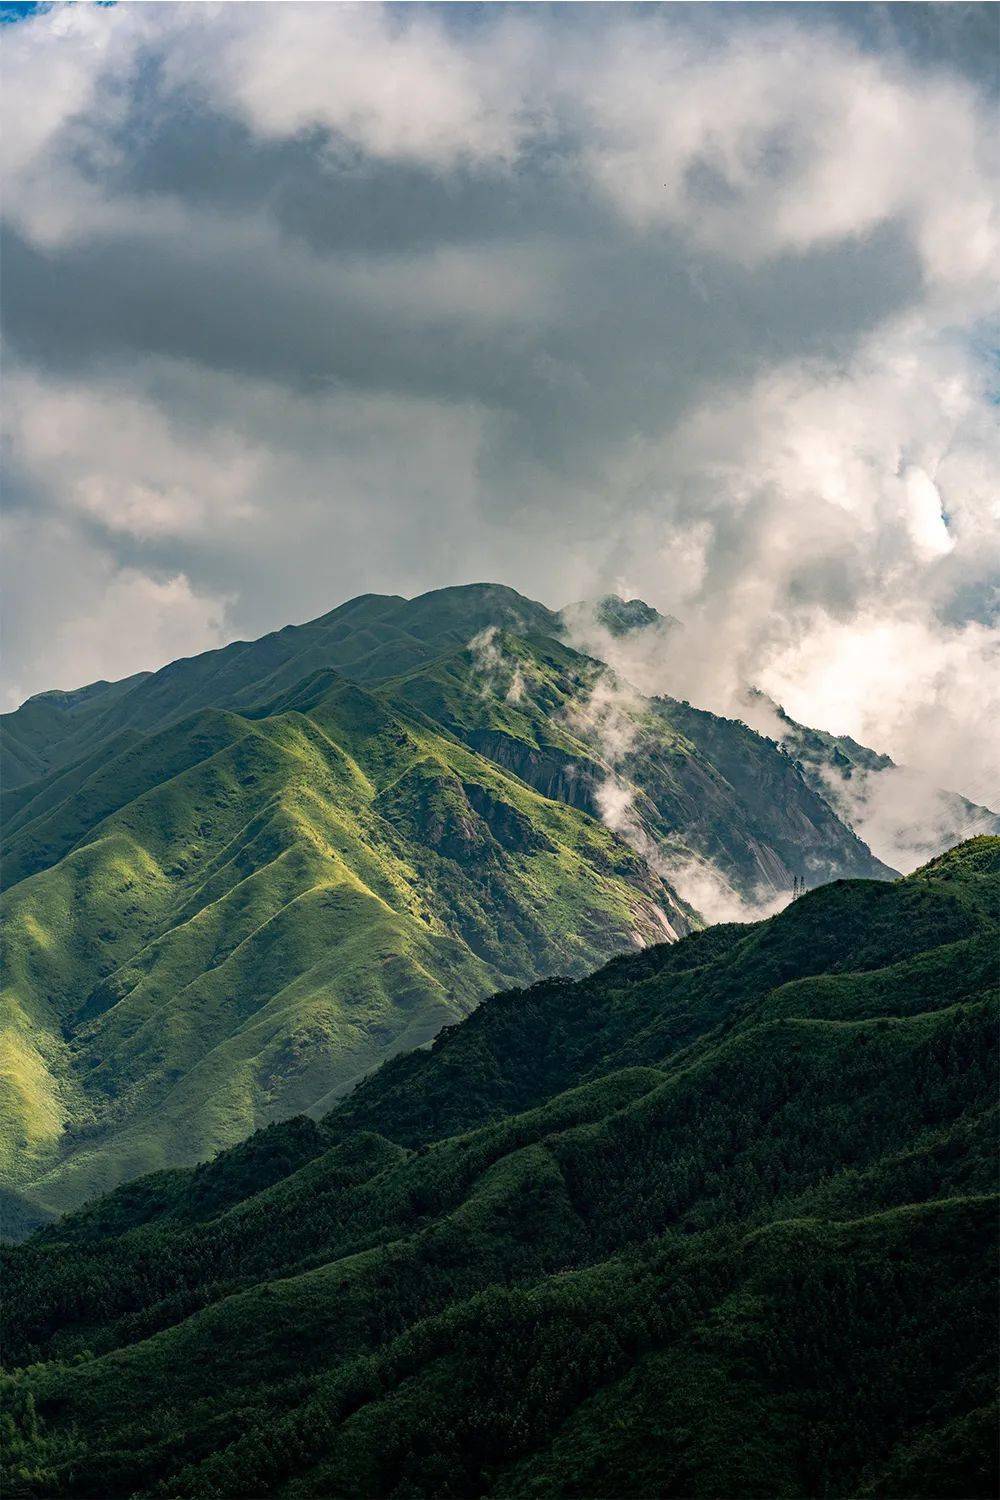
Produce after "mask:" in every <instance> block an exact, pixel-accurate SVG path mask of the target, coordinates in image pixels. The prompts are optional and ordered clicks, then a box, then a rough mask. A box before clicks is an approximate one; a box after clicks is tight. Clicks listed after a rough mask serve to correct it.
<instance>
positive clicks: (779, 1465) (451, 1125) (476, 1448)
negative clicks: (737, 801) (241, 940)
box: [3, 838, 1000, 1500]
mask: <svg viewBox="0 0 1000 1500" xmlns="http://www.w3.org/2000/svg"><path fill="white" fill-rule="evenodd" d="M998 911H1000V839H997V838H979V839H975V840H972V841H970V842H969V843H967V844H965V845H962V846H960V847H959V848H957V849H955V850H953V851H952V852H951V853H949V854H947V855H945V856H942V857H941V858H939V859H937V860H935V861H933V862H932V863H931V864H930V865H928V866H926V867H925V868H924V869H922V870H920V871H918V872H917V873H916V874H915V875H913V876H910V877H908V878H906V879H903V880H899V881H896V882H894V883H882V882H874V881H837V882H835V883H833V884H830V885H827V886H824V887H821V888H819V889H816V890H813V891H811V892H809V893H807V894H806V895H805V896H803V897H801V898H800V899H799V900H797V901H795V902H793V903H792V905H791V906H789V907H788V908H787V909H786V910H785V911H784V912H783V913H781V914H780V915H779V916H776V917H773V918H771V919H769V920H768V921H764V922H760V923H757V924H755V925H752V926H749V927H747V926H724V927H714V928H710V929H708V930H706V931H703V932H698V933H695V934H693V935H692V936H690V937H687V938H685V939H683V940H682V941H680V942H678V943H676V944H674V945H671V946H662V947H656V948H651V949H648V950H646V951H645V952H643V953H641V954H636V955H634V956H631V957H627V958H621V959H618V960H616V961H614V962H613V963H611V964H609V965H608V966H607V967H605V968H604V969H602V970H600V971H599V972H598V973H596V974H594V975H593V976H591V977H590V978H589V979H585V980H582V981H577V982H569V981H553V982H545V983H542V984H539V985H535V986H533V987H531V988H528V989H523V990H515V991H510V992H507V993H504V994H500V995H498V996H496V997H495V998H494V999H492V1000H489V1001H487V1002H486V1003H485V1004H484V1005H482V1006H481V1007H480V1008H479V1009H478V1010H476V1011H475V1012H474V1013H473V1014H472V1015H471V1016H470V1017H469V1018H468V1019H466V1020H464V1021H462V1022H461V1023H460V1024H458V1025H457V1026H455V1027H453V1028H450V1029H448V1030H446V1031H445V1032H444V1033H442V1035H441V1036H440V1037H439V1038H438V1040H437V1041H436V1043H435V1044H434V1045H433V1047H431V1048H430V1049H429V1050H424V1051H421V1052H416V1053H412V1054H409V1055H407V1056H404V1057H400V1058H396V1059H394V1060H393V1061H391V1062H389V1063H387V1064H386V1065H385V1066H384V1067H382V1068H381V1069H380V1070H379V1071H378V1072H377V1073H376V1074H375V1075H374V1076H372V1077H371V1078H370V1079H368V1080H367V1081H366V1082H365V1083H364V1084H362V1085H361V1087H359V1088H358V1089H356V1090H355V1092H354V1093H353V1094H351V1095H350V1096H349V1097H348V1098H347V1099H345V1100H344V1101H342V1102H341V1103H340V1104H339V1105H338V1106H337V1107H336V1108H335V1109H334V1110H332V1111H331V1112H330V1113H329V1114H328V1115H327V1116H326V1117H325V1118H324V1119H323V1120H321V1121H320V1122H318V1123H317V1122H315V1121H312V1120H310V1119H306V1118H302V1117H300V1118H297V1119H294V1120H290V1121H287V1122H285V1123H284V1124H280V1125H273V1126H271V1127H269V1128H268V1129H267V1130H265V1131H263V1132H260V1133H258V1134H257V1135H255V1136H253V1137H252V1138H251V1139H250V1140H248V1141H246V1142H245V1143H243V1144H242V1145H240V1146H238V1147H236V1148H235V1149H233V1150H231V1151H228V1152H226V1153H224V1154H223V1155H221V1156H219V1157H218V1158H217V1159H216V1160H215V1161H214V1162H212V1163H210V1164H208V1165H203V1166H201V1167H198V1168H195V1169H194V1170H185V1171H172V1172H163V1173H158V1174H156V1175H154V1176H151V1177H146V1178H142V1179H140V1180H139V1181H137V1182H135V1183H132V1184H130V1185H128V1186H125V1187H122V1188H120V1189H119V1190H118V1191H116V1192H115V1193H113V1194H112V1195H110V1196H109V1197H107V1198H104V1199H102V1200H99V1201H98V1202H96V1203H94V1204H93V1205H91V1206H89V1207H88V1208H87V1209H85V1210H83V1211H81V1212H79V1213H77V1214H75V1215H72V1216H70V1217H69V1218H66V1219H64V1220H62V1221H61V1222H60V1223H59V1224H57V1225H55V1226H53V1227H51V1228H49V1229H48V1230H45V1231H43V1232H42V1233H40V1234H39V1235H37V1236H36V1237H35V1238H34V1239H32V1240H31V1241H29V1242H28V1243H27V1244H25V1245H23V1246H20V1247H17V1248H16V1249H12V1250H8V1251H6V1252H5V1267H4V1271H5V1275H4V1286H5V1297H4V1312H5V1318H6V1328H5V1332H4V1340H3V1342H4V1349H5V1352H6V1355H7V1359H8V1361H9V1364H10V1366H11V1373H10V1375H9V1377H8V1379H7V1383H6V1413H7V1415H6V1417H5V1421H6V1424H7V1431H6V1441H5V1443H4V1449H5V1453H6V1457H7V1463H8V1466H9V1471H10V1472H9V1476H8V1480H7V1486H6V1489H5V1493H7V1494H10V1495H20V1496H38V1497H42V1496H46V1497H49V1496H64V1495H65V1496H70V1495H74V1496H93V1497H97V1496H109V1497H116V1496H122V1497H125V1496H133V1495H135V1496H154V1495H155V1496H205V1497H208V1496H212V1497H233V1500H235V1497H246V1496H251V1495H252V1496H264V1495H274V1496H280V1497H283V1500H307V1497H316V1500H318V1497H321V1496H322V1497H344V1500H347V1497H354V1496H358V1495H364V1496H366V1497H367V1496H372V1497H376V1496H386V1497H394V1500H414V1497H425V1496H426V1497H428V1500H429V1497H435V1500H438V1497H446V1500H447V1497H454V1500H459V1497H463V1500H464V1497H468V1496H479V1495H484V1496H485V1495H490V1496H498V1497H499V1496H505V1497H529V1496H530V1497H541V1496H546V1497H557V1496H558V1497H570V1496H592V1497H611V1496H615V1497H618V1496H622V1497H625V1496H632V1497H637V1500H652V1497H654V1496H655V1497H661V1496H665V1497H669V1496H674V1497H691V1496H696V1497H718V1496H736V1495H739V1496H761V1497H765V1496H766V1497H801V1496H814V1495H815V1496H824V1497H834V1496H843V1497H848V1496H850V1497H855V1496H866V1495H867V1496H878V1497H889V1496H898V1497H908V1500H920V1497H926V1500H931V1497H934V1500H946V1497H953V1500H959V1497H961V1500H979V1497H986V1496H992V1495H993V1494H994V1493H995V1492H996V1475H995V1473H994V1459H995V1410H994V1386H995V1373H996V1356H997V1329H996V1314H997V1308H996V1296H995V1254H996V1227H997V1197H996V1172H995V1156H996V1143H997V1018H996V999H997V994H996V991H997V945H998V937H1000V920H998Z"/></svg>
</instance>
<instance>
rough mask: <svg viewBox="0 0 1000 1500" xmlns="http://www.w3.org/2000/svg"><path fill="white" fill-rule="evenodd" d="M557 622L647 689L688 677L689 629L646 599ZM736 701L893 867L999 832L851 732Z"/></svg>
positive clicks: (565, 614)
mask: <svg viewBox="0 0 1000 1500" xmlns="http://www.w3.org/2000/svg"><path fill="white" fill-rule="evenodd" d="M560 621H561V623H562V625H563V629H564V634H565V636H566V638H567V639H568V640H569V641H570V642H571V643H572V644H573V645H574V646H576V647H577V649H578V650H582V651H586V652H589V653H590V654H591V655H593V656H596V657H599V658H601V659H603V660H606V661H608V662H610V663H613V664H614V665H615V666H617V668H618V670H619V671H620V672H621V673H622V674H623V675H624V676H625V677H626V678H630V679H634V680H635V681H636V682H637V683H638V684H639V685H640V686H644V687H645V690H646V691H647V692H651V691H654V687H653V684H655V685H656V686H655V691H662V690H663V687H664V684H666V685H668V686H669V684H670V682H671V679H672V678H675V679H676V678H679V679H680V680H687V679H689V677H690V672H689V670H688V669H687V664H686V663H684V661H683V657H684V654H685V652H686V650H687V646H686V635H685V629H684V626H683V625H682V623H681V622H680V621H678V620H675V619H674V618H673V617H672V616H670V615H661V614H660V613H659V611H658V610H656V609H654V608H653V607H652V606H651V605H648V604H646V603H645V602H644V601H643V600H641V599H629V600H624V599H619V598H617V597H616V596H614V595H608V596H606V597H604V598H598V599H591V600H583V601H581V602H579V603H577V604H573V605H570V606H568V607H567V608H566V609H564V610H562V611H561V612H560ZM667 701H669V700H667ZM736 706H737V711H738V714H739V718H740V719H741V720H744V719H745V720H746V722H747V723H748V724H749V725H750V727H751V728H752V729H754V730H755V731H756V732H757V733H758V734H761V735H763V736H764V737H765V738H767V739H770V740H771V741H772V742H774V743H775V744H777V745H778V746H779V748H780V749H782V750H783V751H784V752H785V753H786V754H787V755H790V756H791V757H792V759H793V760H794V762H795V765H796V767H797V769H798V770H799V771H800V772H801V773H802V776H803V777H804V778H805V780H806V781H807V782H808V784H809V786H810V787H812V789H813V790H814V791H815V792H816V793H817V795H818V796H820V797H821V798H822V799H823V800H824V801H825V802H827V803H829V805H830V807H831V808H832V810H833V811H834V812H835V813H836V815H837V817H838V818H839V819H840V820H841V821H842V822H843V823H845V824H846V825H847V826H848V827H849V828H851V829H852V830H853V831H854V832H855V833H856V834H857V835H858V837H859V838H860V839H861V840H862V841H863V842H864V843H865V844H867V845H868V847H869V848H870V849H871V850H872V851H873V852H874V853H875V854H876V855H877V857H878V858H879V859H881V860H882V861H884V862H885V863H886V864H887V865H888V866H889V867H891V868H893V869H898V870H901V871H910V870H915V869H916V868H917V866H918V865H921V864H924V863H926V861H927V860H929V859H932V858H933V857H934V856H935V855H937V854H940V853H942V852H943V851H944V850H945V849H950V848H951V847H952V846H953V845H955V844H957V843H960V842H961V841H962V840H964V839H968V838H972V837H974V836H975V835H976V834H980V833H986V834H996V833H1000V814H997V813H995V812H993V811H991V809H990V808H988V807H984V806H982V805H980V804H977V803H974V802H971V801H969V799H968V798H966V797H963V796H961V795H960V794H959V793H957V792H951V791H947V790H945V789H943V788H941V787H939V786H938V785H937V784H936V782H935V781H934V779H933V778H932V777H930V776H929V775H928V774H927V773H926V772H923V771H921V770H919V769H918V768H915V767H912V766H898V765H896V763H895V762H894V761H893V760H892V759H891V757H890V756H888V755H883V754H881V753H879V752H878V751H876V750H871V749H869V748H868V747H867V746H865V745H860V744H858V742H857V741H856V740H854V739H852V738H851V737H850V735H846V734H840V735H838V734H831V733H829V732H828V731H826V730H823V729H813V728H810V727H809V726H808V725H805V724H799V723H797V722H796V721H795V720H794V719H793V718H792V717H791V716H790V715H789V714H788V713H786V712H785V710H784V708H782V707H781V706H780V705H779V704H777V703H775V702H774V700H773V699H771V698H769V697H768V696H767V694H766V693H762V692H761V691H760V690H759V689H758V688H753V687H745V688H744V689H743V690H742V691H741V692H740V693H739V694H738V695H737V704H736Z"/></svg>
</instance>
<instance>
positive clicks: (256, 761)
mask: <svg viewBox="0 0 1000 1500" xmlns="http://www.w3.org/2000/svg"><path fill="white" fill-rule="evenodd" d="M60 798H61V800H59V799H60ZM7 864H8V868H9V870H10V872H11V873H12V874H13V876H14V878H15V881H16V882H17V883H15V884H14V885H13V887H12V889H11V890H10V891H9V892H8V894H7V896H6V898H5V912H4V920H5V930H6V939H7V961H6V965H5V973H6V995H5V1002H6V1006H7V1023H6V1025H5V1027H4V1031H3V1043H2V1045H3V1069H2V1081H3V1088H4V1098H3V1118H4V1122H5V1132H4V1146H3V1150H4V1160H3V1170H4V1180H5V1183H6V1185H7V1186H8V1187H14V1188H15V1189H17V1190H18V1191H19V1192H20V1193H22V1194H24V1195H26V1196H27V1197H29V1198H30V1199H32V1200H34V1201H35V1202H36V1203H37V1204H39V1205H40V1206H41V1207H42V1208H48V1209H63V1208H66V1207H69V1206H71V1205H73V1204H75V1203H79V1202H80V1201H82V1200H83V1199H84V1198H86V1197H89V1196H92V1195H93V1193H95V1192H98V1191H102V1190H106V1189H107V1188H108V1187H111V1186H114V1184H115V1183H116V1182H119V1181H121V1180H122V1179H123V1178H126V1177H131V1176H135V1175H137V1174H138V1173H140V1172H145V1171H149V1170H151V1169H153V1168H154V1167H157V1166H161V1165H164V1166H165V1165H178V1164H183V1163H186V1162H194V1161H197V1160H200V1159H202V1158H204V1157H205V1156H209V1155H211V1154H213V1152H214V1151H216V1150H218V1149H219V1148H220V1147H222V1146H224V1145H229V1144H232V1143H233V1142H235V1141H237V1140H239V1139H241V1138H242V1137H243V1136H245V1135H247V1134H248V1133H249V1132H250V1131H252V1130H253V1129H255V1128H256V1127H257V1126H259V1125H261V1124H263V1123H265V1122H266V1121H267V1120H268V1119H274V1118H282V1117H284V1116H287V1115H289V1114H291V1113H294V1112H296V1111H298V1110H302V1109H315V1108H319V1109H322V1108H326V1107H328V1106H329V1103H330V1102H331V1101H332V1100H333V1099H334V1098H335V1097H337V1095H338V1093H341V1092H343V1091H344V1090H345V1089H347V1088H349V1087H350V1085H351V1084H352V1083H353V1082H354V1081H355V1080H356V1079H357V1078H358V1077H359V1076H361V1074H363V1073H364V1072H366V1071H368V1070H369V1069H370V1068H372V1067H373V1066H375V1065H376V1064H377V1063H378V1062H380V1061H381V1060H382V1059H383V1058H384V1057H386V1056H388V1055H391V1054H392V1053H393V1052H394V1051H398V1050H400V1049H403V1048H410V1047H414V1046H419V1045H420V1044H421V1043H423V1042H425V1041H428V1040H429V1039H430V1038H431V1037H432V1036H433V1035H434V1034H435V1033H436V1032H437V1031H438V1030H439V1029H440V1027H441V1026H442V1025H444V1024H446V1023H447V1022H449V1021H453V1020H455V1019H456V1018H458V1017H460V1016H462V1015H464V1014H466V1013H467V1012H468V1011H469V1010H470V1009H471V1008H472V1006H473V1005H474V1004H475V1003H476V1001H477V1000H479V999H480V998H482V996H483V995H484V994H487V993H488V992H489V991H490V990H491V989H495V988H496V987H497V986H498V985H502V984H509V983H511V982H515V981H517V980H525V979H532V978H534V977H535V976H536V975H537V974H538V973H539V972H544V971H546V970H550V971H551V970H555V971H563V972H569V973H581V972H585V971H586V970H587V969H588V968H590V967H592V966H593V964H594V963H595V961H599V960H600V959H602V958H605V957H607V955H608V954H609V953H612V952H615V951H616V950H618V949H621V948H623V947H628V946H630V945H633V944H634V943H635V942H649V941H652V940H656V939H660V938H662V937H664V936H669V935H672V934H675V933H681V932H684V931H687V930H688V928H689V926H690V922H691V918H690V917H689V915H688V914H687V913H686V912H685V911H684V910H683V909H681V908H680V907H679V906H678V905H677V903H676V902H675V901H674V899H673V897H672V894H671V892H670V890H669V888H668V887H667V886H665V885H664V883H663V882H662V881H661V880H660V879H659V878H658V877H657V876H656V875H655V874H654V873H653V871H652V870H651V869H650V868H649V867H648V865H646V864H645V863H644V862H643V861H641V860H640V859H638V858H637V857H636V856H635V854H634V853H632V851H631V850H630V849H628V848H627V847H626V846H625V845H623V844H622V843H621V842H620V841H617V840H615V838H614V837H613V836H612V835H611V834H610V833H609V832H608V831H607V830H606V829H604V828H603V827H601V826H600V824H598V823H597V822H596V821H595V820H593V819H591V818H588V817H587V816H586V815H585V814H583V813H581V812H579V811H578V810H576V809H573V808H571V807H567V806H564V805H562V804H559V803H557V802H553V801H549V800H546V799H545V798H543V797H541V796H539V795H538V794H536V793H535V792H533V791H532V790H531V789H530V788H529V787H527V786H525V785H523V784H522V783H520V782H519V781H517V780H515V779H514V778H512V777H510V776H508V775H506V774H504V773H503V772H502V771H501V770H500V769H499V768H498V767H496V766H495V765H494V764H493V763H491V762H490V761H487V760H484V759H483V758H482V757H480V756H477V755H476V754H474V753H473V752H471V751H470V750H468V749H467V748H465V747H464V746H462V745H461V744H459V743H456V742H455V741H454V740H452V739H451V738H449V737H447V736H444V735H442V734H441V733H440V732H439V731H436V730H434V729H433V728H432V727H430V726H428V725H426V724H424V723H420V722H417V721H415V720H413V719H412V718H407V717H403V716H400V715H399V714H397V713H395V712H393V711H392V710H391V709H390V708H389V707H388V706H387V705H386V704H385V703H384V702H382V701H380V700H377V699H375V698H372V697H371V696H370V695H369V694H367V693H366V692H364V691H363V690H361V689H359V688H357V687H353V686H351V685H349V684H346V683H343V682H342V681H339V680H337V679H335V678H333V677H332V676H331V674H329V673H325V674H323V676H322V680H321V682H319V683H318V684H317V683H314V684H313V691H312V693H311V694H310V696H309V712H308V713H303V712H302V711H300V710H299V709H296V708H294V707H291V706H290V707H287V708H285V709H283V710H281V711H278V712H273V713H267V714H266V715H264V716H262V717H254V718H248V717H244V716H242V715H238V714H235V713H230V712H221V711H218V710H201V711H199V712H198V713H196V714H194V715H192V716H191V717H189V718H188V719H185V720H183V721H181V722H180V723H179V724H175V725H171V726H169V727H168V728H166V729H164V730H161V731H160V732H159V733H157V734H153V735H146V736H141V737H140V738H139V739H138V740H137V741H135V740H132V739H128V740H126V741H124V742H123V743H122V744H121V747H120V749H119V753H118V754H115V755H112V756H110V757H102V758H100V759H99V760H98V761H97V762H96V763H91V762H90V761H85V762H84V763H83V764H82V765H80V766H79V767H77V768H76V770H75V771H73V772H65V773H63V774H62V776H61V777H60V787H59V792H58V794H56V795H53V796H52V797H50V798H48V799H47V801H46V803H45V805H44V807H42V808H40V809H39V810H38V812H37V815H36V816H35V817H34V818H33V819H25V820H24V821H22V822H21V824H20V825H19V826H17V827H16V828H15V829H14V830H13V832H12V834H11V837H10V841H9V846H8V854H7ZM18 877H20V879H18Z"/></svg>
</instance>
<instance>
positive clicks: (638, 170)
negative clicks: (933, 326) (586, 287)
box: [578, 20, 997, 290]
mask: <svg viewBox="0 0 1000 1500" xmlns="http://www.w3.org/2000/svg"><path fill="white" fill-rule="evenodd" d="M609 54H610V55H609V56H608V57H606V58H605V59H603V60H602V65H601V67H600V68H594V67H592V66H589V65H588V64H584V65H583V66H582V67H581V69H580V76H579V83H578V89H579V96H580V98H581V100H582V103H583V109H584V110H585V112H586V114H587V116H588V122H589V123H590V124H591V125H592V132H591V140H590V144H589V145H588V147H587V150H586V160H587V163H588V165H589V167H590V169H591V171H592V172H593V173H594V176H595V178H596V180H597V181H598V182H599V183H600V184H601V186H602V187H603V189H604V190H605V191H606V192H607V194H608V196H609V198H610V199H611V200H612V202H614V203H615V204H616V205H617V206H618V208H619V209H620V210H621V211H622V212H623V213H624V214H625V215H626V216H627V217H628V218H629V219H630V220H632V221H633V222H634V223H635V224H637V225H638V226H640V227H650V226H655V225H660V224H668V223H669V224H673V225H676V226H677V227H678V228H679V229H680V230H681V232H682V233H684V234H686V235H689V236H691V237H692V238H693V239H694V240H695V241H696V242H697V243H699V244H701V245H703V246H705V247H706V248H710V249H712V250H714V251H717V252H719V253H722V254H724V255H729V256H734V257H737V258H746V259H748V260H751V261H752V260H755V259H758V258H760V257H766V256H773V255H780V254H783V253H786V252H795V253H801V252H802V251H804V250H807V249H809V248H811V247H813V246H815V245H817V244H821V243H824V242H831V241H836V240H841V239H844V238H847V237H856V236H862V235H864V234H866V233H868V232H870V231H871V230H872V229H874V228H875V227H876V226H878V225H880V224H883V223H885V222H887V221H888V220H890V219H893V218H895V217H897V216H901V217H904V218H906V219H907V220H909V221H910V222H911V223H912V225H913V227H914V231H915V235H916V239H917V243H918V245H919V248H920V251H921V254H922V258H923V261H924V266H925V270H926V272H927V274H928V275H929V276H931V277H933V278H935V279H938V280H941V281H942V282H945V283H951V282H960V283H970V282H973V283H982V285H983V287H984V288H985V289H987V290H988V289H989V288H990V285H991V282H992V278H993V275H994V272H995V266H996V254H997V239H996V230H995V212H994V209H995V195H994V193H993V190H992V183H991V177H990V165H991V151H990V144H991V135H990V126H989V123H988V121H987V119H986V118H985V114H984V112H982V111H981V110H980V109H979V108H977V103H976V100H975V98H974V96H973V94H972V92H971V91H970V90H967V89H965V88H963V87H961V86H960V85H959V84H958V83H957V82H956V81H955V80H954V79H953V78H945V77H941V76H933V75H931V76H924V77H923V78H920V79H919V81H918V80H917V79H916V78H914V77H913V75H909V74H905V73H902V72H900V71H899V70H896V69H893V68H891V67H888V68H887V67H886V66H885V64H884V62H883V61H882V60H881V59H876V58H872V57H870V56H865V55H863V54H862V53H861V52H859V51H858V50H857V49H856V48H854V47H853V46H851V45H850V44H849V43H848V42H847V41H846V40H844V39H842V38H838V37H837V36H836V35H835V34H834V33H833V32H831V31H825V30H824V29H823V28H822V27H817V28H814V29H813V28H808V27H803V26H801V25H798V24H789V23H788V22H787V21H786V22H784V23H778V24H774V23H769V22H767V21H763V22H755V23H754V24H749V23H747V21H746V20H743V21H735V22H734V24H733V26H732V28H731V34H730V38H729V40H727V41H726V42H725V43H722V44H719V43H718V41H717V40H714V41H709V40H706V39H702V38H692V37H685V38H679V37H678V36H677V35H676V34H674V33H671V32H669V31H665V33H664V35H663V36H662V38H661V39H659V40H657V39H656V38H655V34H654V36H653V37H651V35H650V28H648V27H647V26H644V25H642V24H638V25H631V26H623V27H622V28H620V30H619V32H618V34H617V36H616V37H615V38H614V40H613V42H612V45H611V47H610V49H609Z"/></svg>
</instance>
